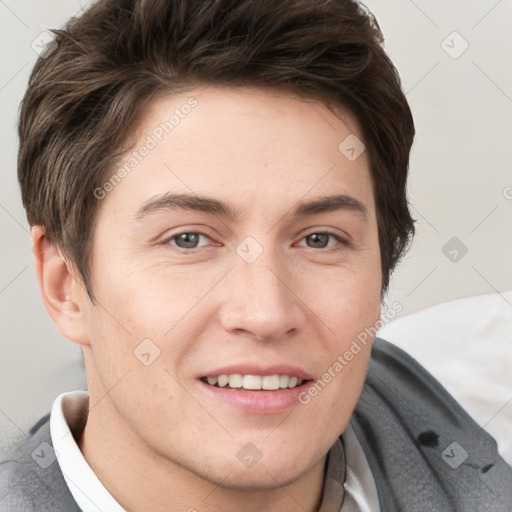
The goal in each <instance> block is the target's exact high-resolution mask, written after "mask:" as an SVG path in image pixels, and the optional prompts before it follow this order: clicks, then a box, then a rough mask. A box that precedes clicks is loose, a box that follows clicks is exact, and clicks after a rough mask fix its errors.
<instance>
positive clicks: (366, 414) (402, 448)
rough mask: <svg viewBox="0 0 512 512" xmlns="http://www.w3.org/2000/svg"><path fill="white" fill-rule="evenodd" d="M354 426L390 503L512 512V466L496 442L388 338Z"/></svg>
mask: <svg viewBox="0 0 512 512" xmlns="http://www.w3.org/2000/svg"><path fill="white" fill-rule="evenodd" d="M351 424H352V426H353V428H354V431H355V433H356V435H357V437H358V439H359V441H360V442H361V445H362V447H363V449H364V451H365V455H366V457H367V459H368V462H369V464H370V467H371V470H372V473H373V475H374V477H375V480H376V484H377V488H378V490H379V497H380V500H381V502H382V503H383V504H385V505H386V506H387V507H391V508H392V507H402V506H405V505H406V504H407V506H408V507H409V509H410V510H423V508H422V507H424V506H426V505H427V504H428V503H430V505H431V506H432V507H431V510H432V509H434V510H438V511H444V510H451V509H450V508H449V507H450V503H457V504H458V505H461V506H462V507H464V506H465V507H467V508H463V509H464V510H470V509H473V510H475V509H476V508H477V507H476V505H480V504H481V505H482V506H484V504H487V505H486V506H487V508H486V510H489V511H491V510H492V511H495V510H496V511H498V510H510V509H512V469H511V468H510V467H509V466H508V465H507V464H506V463H505V461H504V460H503V459H502V458H501V457H500V455H499V453H498V451H497V445H496V441H495V440H494V439H493V438H492V437H491V436H490V435H489V434H488V433H487V432H486V431H485V430H484V429H483V428H482V427H480V426H479V425H478V424H477V423H476V422H475V421H474V420H473V419H472V418H471V416H470V415H469V414H468V413H467V412H466V411H465V410H464V409H463V408H462V406H461V405H460V404H459V403H458V402H457V401H456V400H455V399H454V398H453V397H452V396H451V395H450V394H449V393H448V391H446V389H445V388H444V387H443V386H442V385H441V384H440V383H439V382H438V381H437V380H436V379H435V378H434V377H433V376H432V375H430V373H429V372H428V371H427V370H426V369H425V368H424V367H423V366H421V365H420V364H419V363H418V362H417V361H416V360H415V359H414V358H412V357H411V356H410V355H408V354H407V353H406V352H404V351H403V350H402V349H400V348H398V347H397V346H395V345H393V344H391V343H389V342H387V341H385V340H383V339H380V338H376V339H375V341H374V344H373V347H372V354H371V359H370V363H369V366H368V372H367V375H366V380H365V383H364V387H363V390H362V392H361V396H360V398H359V401H358V403H357V406H356V409H355V411H354V413H353V416H352V418H351ZM415 507H416V508H415ZM506 507H509V508H506Z"/></svg>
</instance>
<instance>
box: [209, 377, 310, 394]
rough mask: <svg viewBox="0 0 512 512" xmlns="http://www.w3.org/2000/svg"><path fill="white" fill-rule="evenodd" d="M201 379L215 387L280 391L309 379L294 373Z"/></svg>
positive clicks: (295, 386)
mask: <svg viewBox="0 0 512 512" xmlns="http://www.w3.org/2000/svg"><path fill="white" fill-rule="evenodd" d="M199 380H201V382H204V383H205V384H208V385H209V386H212V387H214V388H226V389H239V390H241V389H243V390H246V391H278V390H284V389H294V388H298V387H299V386H302V385H303V384H304V383H305V382H309V380H307V379H299V378H297V377H295V376H293V375H265V376H261V375H241V374H239V373H236V374H232V375H218V376H217V377H201V378H200V379H199Z"/></svg>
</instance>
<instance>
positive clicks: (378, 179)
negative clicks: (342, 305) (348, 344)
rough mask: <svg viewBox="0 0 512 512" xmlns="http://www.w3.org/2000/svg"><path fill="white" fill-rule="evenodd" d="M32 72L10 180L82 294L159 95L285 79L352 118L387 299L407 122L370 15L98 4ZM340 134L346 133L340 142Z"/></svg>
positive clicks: (401, 230)
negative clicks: (102, 192)
mask: <svg viewBox="0 0 512 512" xmlns="http://www.w3.org/2000/svg"><path fill="white" fill-rule="evenodd" d="M52 32H53V33H54V34H55V42H56V43H57V44H56V46H55V47H54V49H53V52H51V53H50V52H49V54H47V55H43V56H42V57H40V58H39V60H38V61H37V63H36V65H35V67H34V70H33V71H32V74H31V77H30V80H29V85H28V89H27V91H26V94H25V97H24V99H23V102H22V105H21V109H20V122H19V137H20V149H19V155H18V178H19V182H20V186H21V193H22V199H23V204H24V206H25V208H26V212H27V218H28V222H29V224H30V225H42V226H44V229H45V233H46V236H47V237H48V238H49V239H50V240H51V241H52V242H53V243H54V244H55V245H57V246H59V247H60V248H61V250H62V251H63V252H64V253H65V254H66V255H67V256H68V257H69V258H70V260H71V262H72V263H73V264H74V265H76V268H77V269H78V271H79V273H80V276H81V277H82V280H83V282H84V285H85V287H86V289H87V291H88V293H89V297H90V298H91V300H93V301H94V298H93V297H94V296H93V294H92V287H91V284H92V283H91V275H90V268H89V256H90V251H91V247H92V240H93V234H94V220H95V213H96V210H97V207H98V199H97V198H96V196H95V195H94V193H93V191H94V190H95V189H97V188H98V187H100V186H101V185H102V184H103V183H104V182H105V180H106V179H107V176H108V175H109V173H112V172H113V166H114V164H115V162H116V161H117V159H118V158H119V157H120V156H121V155H122V154H123V153H124V151H126V147H124V146H125V145H126V142H127V140H128V138H129V135H130V130H131V129H132V127H133V126H134V123H135V120H136V118H137V116H138V115H139V114H140V112H141V111H142V110H143V106H144V105H145V104H146V102H147V101H148V100H149V99H151V98H152V97H154V95H155V94H162V93H168V94H172V93H176V92H182V91H184V90H187V89H192V88H194V87H197V86H201V85H227V86H233V87H238V86H242V87H243V86H254V87H261V88H281V89H283V88H284V89H286V90H288V91H290V92H291V93H296V94H297V95H299V96H300V97H302V98H306V99H307V98H311V99H313V100H319V101H321V102H322V103H323V104H325V105H326V106H328V107H329V108H331V106H336V105H337V106H341V107H343V108H345V109H347V110H348V111H349V112H350V113H351V114H352V115H354V116H355V118H356V119H357V121H358V123H359V126H360V127H361V131H362V136H363V138H364V144H365V146H366V150H367V151H368V155H369V159H370V167H371V175H372V184H373V191H374V195H375V200H376V208H377V219H378V220H377V222H378V229H379V245H380V253H381V261H382V295H384V294H385V293H386V291H387V289H388V285H389V278H390V276H391V273H392V271H393V269H394V268H395V266H396V264H397V262H398V261H399V260H400V258H401V257H402V255H403V254H404V253H405V251H406V249H407V248H408V245H409V242H410V240H411V239H412V236H413V235H414V220H413V219H412V218H411V216H410V212H409V209H408V202H407V197H406V181H407V172H408V166H409V152H410V148H411V145H412V142H413V138H414V131H415V130H414V122H413V118H412V115H411V111H410V108H409V105H408V103H407V100H406V98H405V95H404V93H403V91H402V88H401V82H400V78H399V76H398V72H397V70H396V69H395V67H394V66H393V64H392V62H391V61H390V59H389V57H388V56H387V55H386V53H385V51H384V49H383V36H382V33H381V31H380V28H379V26H378V23H377V21H376V20H375V18H374V17H373V15H372V14H371V13H369V12H368V11H367V9H365V8H364V7H363V6H362V5H361V4H360V3H358V2H356V1H354V0H131V1H130V0H99V1H98V2H96V3H95V4H93V5H92V7H91V8H89V9H88V10H87V11H86V12H85V13H83V14H82V15H81V16H80V17H77V18H72V19H71V20H69V22H68V23H67V24H66V26H65V28H64V29H63V30H52ZM340 142H341V141H340Z"/></svg>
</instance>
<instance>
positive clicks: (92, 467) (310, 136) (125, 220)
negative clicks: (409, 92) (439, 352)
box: [0, 0, 512, 512]
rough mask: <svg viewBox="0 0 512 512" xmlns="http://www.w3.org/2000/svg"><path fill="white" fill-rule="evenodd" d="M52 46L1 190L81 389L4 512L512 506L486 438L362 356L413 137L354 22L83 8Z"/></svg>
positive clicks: (368, 21)
mask: <svg viewBox="0 0 512 512" xmlns="http://www.w3.org/2000/svg"><path fill="white" fill-rule="evenodd" d="M55 33H56V47H55V48H54V49H53V51H51V52H48V54H47V55H45V56H44V58H41V59H40V60H39V61H38V63H37V64H36V67H35V69H34V72H33V74H32V77H31V80H30V83H29V87H28V90H27V93H26V95H25V98H24V100H23V104H22V109H21V113H20V126H19V133H20V152H19V171H18V172H19V180H20V185H21V190H22V197H23V202H24V205H25V208H26V210H27V217H28V220H29V223H30V225H31V226H32V241H33V244H34V248H35V253H36V258H35V262H36V273H37V278H38V282H39V286H40V289H41V294H42V298H43V301H44V304H45V306H46V308H47V310H48V312H49V314H50V315H51V317H52V319H53V320H54V322H55V323H56V325H57V326H58V328H59V330H60V332H61V333H62V334H63V335H64V336H65V337H66V338H68V339H69V340H71V341H73V342H75V343H77V344H79V345H80V346H81V348H82V353H83V357H84V363H85V369H86V374H87V383H88V389H87V391H86V392H85V391H76V392H71V393H65V394H63V395H61V396H59V397H58V398H57V399H56V401H55V403H54V406H53V408H52V411H51V414H50V415H49V417H45V418H42V419H41V421H40V422H39V423H38V424H37V425H36V426H35V427H34V428H33V429H32V430H33V436H32V437H31V438H30V439H29V441H28V442H27V443H25V444H24V445H22V446H20V447H19V449H18V450H17V451H16V452H14V453H13V455H12V456H11V457H10V458H9V460H8V461H5V462H4V464H3V469H2V477H1V486H0V489H1V491H2V493H1V494H0V499H2V501H1V502H0V503H2V507H3V508H2V509H3V510H13V511H14V510H24V511H25V510H38V511H41V510H52V511H60V510H62V511H64V510H65V511H68V512H69V511H70V510H73V511H75V510H84V511H89V510H91V511H92V510H104V511H122V510H127V511H137V512H138V511H152V512H153V511H154V512H159V511H172V512H174V511H182V510H183V511H185V510H188V511H193V510H197V511H200V512H203V511H219V510H222V511H234V510H244V511H261V510H265V511H270V512H273V511H280V512H282V511H289V512H291V511H296V510H304V511H308V512H309V511H320V512H334V511H336V512H338V511H340V510H341V511H342V512H349V511H354V510H359V511H362V510H372V511H374V510H382V511H388V510H410V511H419V510H436V511H448V510H483V509H484V507H486V508H485V510H493V511H504V510H510V509H511V507H512V470H511V468H510V467H509V466H507V465H506V463H505V462H504V461H503V460H502V459H501V457H500V456H499V454H498V452H497V450H496V443H495V442H494V440H493V439H492V438H491V437H490V436H489V435H488V434H487V433H486V432H485V431H481V429H479V427H478V426H477V425H476V423H474V422H473V420H471V418H469V416H467V414H466V413H465V412H464V411H463V410H462V409H461V408H460V406H459V405H458V404H457V403H456V402H455V401H454V400H453V399H452V398H451V397H450V396H449V395H448V394H447V393H446V392H445V391H444V390H443V389H442V388H441V386H439V384H438V383H437V382H436V381H434V379H433V378H432V377H431V376H430V375H429V374H428V373H427V372H426V371H425V370H424V369H423V368H422V367H421V366H420V365H418V364H417V363H416V362H415V361H414V360H412V359H411V358H410V357H408V356H407V355H406V354H404V353H403V352H401V351H399V350H398V349H397V348H395V347H393V346H391V345H389V344H388V343H386V342H385V341H383V340H374V339H373V337H374V336H375V331H376V328H375V326H378V325H379V321H380V315H381V311H380V309H381V303H382V300H383V297H384V296H385V294H386V291H387V288H388V284H389V277H390V275H391V272H392V271H393V269H394V268H395V266H396V264H397V262H398V261H399V259H400V257H401V256H402V255H403V253H404V251H405V250H406V247H407V245H408V243H409V241H410V238H411V236H412V234H413V232H414V227H413V220H412V219H411V217H410V214H409V211H408V205H407V200H406V188H405V185H406V181H407V168H408V159H409V151H410V147H411V144H412V141H413V136H414V125H413V120H412V116H411V113H410V110H409V107H408V105H407V101H406V99H405V97H404V95H403V92H402V90H401V86H400V80H399V78H398V75H397V72H396V70H395V68H394V67H393V65H392V64H391V62H390V61H389V59H388V57H387V56H386V54H385V53H384V51H383V50H382V47H381V43H382V38H381V34H380V31H379V29H378V25H377V23H376V21H375V20H374V19H373V17H372V16H371V14H370V13H368V12H366V11H365V10H364V9H363V8H362V7H361V6H360V5H359V4H357V3H356V2H354V1H345V0H338V1H331V2H325V1H313V0H308V1H307V2H305V1H303V0H286V1H279V2H277V1H258V2H256V1H254V0H245V1H243V0H239V1H235V2H233V1H229V2H228V1H215V2H214V1H206V0H174V1H163V0H162V1H157V0H154V1H131V2H130V1H121V0H106V1H101V0H100V1H99V2H97V3H95V4H94V5H93V6H92V7H91V8H90V9H89V10H88V11H86V12H85V13H84V14H83V15H82V16H81V17H80V18H78V19H75V20H72V21H71V22H70V23H68V25H67V26H66V29H65V30H60V31H55ZM367 333H370V335H368V334H367ZM450 443H456V445H455V444H454V445H451V446H452V448H451V450H452V451H451V452H449V453H448V459H450V457H451V459H452V460H449V462H451V464H449V463H447V461H446V455H445V456H444V457H443V455H442V453H443V451H444V450H445V448H446V447H447V446H449V445H450ZM458 447H460V449H462V450H464V452H465V453H466V455H467V456H466V457H463V456H462V455H461V454H462V452H461V451H460V449H459V448H458ZM38 459H39V460H38ZM453 462H457V464H454V463H453Z"/></svg>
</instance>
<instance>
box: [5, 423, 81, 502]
mask: <svg viewBox="0 0 512 512" xmlns="http://www.w3.org/2000/svg"><path fill="white" fill-rule="evenodd" d="M49 418H50V414H47V415H45V416H43V417H42V418H41V419H40V420H39V421H38V422H37V423H36V424H35V425H34V426H33V427H32V428H31V429H30V430H29V436H28V437H27V438H26V439H25V440H24V441H23V442H22V443H20V444H19V445H18V446H16V447H15V448H14V449H13V450H11V453H10V455H8V456H7V457H5V459H4V460H2V461H0V510H2V511H3V512H32V511H33V512H36V511H37V512H50V511H51V512H60V511H62V512H64V511H65V512H75V511H77V512H79V510H80V509H79V508H78V505H77V504H76V502H75V500H74V499H73V497H72V495H71V493H70V491H69V489H68V487H67V484H66V482H65V480H64V477H63V475H62V472H61V470H60V466H59V463H58V461H57V456H56V453H55V451H54V449H53V444H52V440H51V434H50V421H49Z"/></svg>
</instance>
